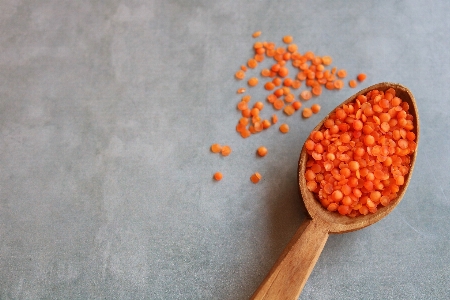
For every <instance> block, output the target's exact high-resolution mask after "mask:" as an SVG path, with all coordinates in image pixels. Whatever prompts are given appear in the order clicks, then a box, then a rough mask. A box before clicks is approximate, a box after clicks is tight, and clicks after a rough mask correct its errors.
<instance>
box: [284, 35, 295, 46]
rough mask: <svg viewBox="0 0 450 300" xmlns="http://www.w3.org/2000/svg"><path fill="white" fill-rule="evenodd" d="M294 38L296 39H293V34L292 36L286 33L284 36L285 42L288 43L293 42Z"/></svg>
mask: <svg viewBox="0 0 450 300" xmlns="http://www.w3.org/2000/svg"><path fill="white" fill-rule="evenodd" d="M293 40H294V39H293V38H292V36H290V35H285V36H284V37H283V42H285V43H286V44H290V43H292V41H293Z"/></svg>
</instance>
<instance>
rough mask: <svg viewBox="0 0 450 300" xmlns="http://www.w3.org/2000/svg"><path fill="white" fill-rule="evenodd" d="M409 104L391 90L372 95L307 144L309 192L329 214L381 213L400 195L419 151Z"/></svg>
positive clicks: (344, 109) (343, 110) (345, 109)
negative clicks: (414, 154) (415, 155)
mask: <svg viewBox="0 0 450 300" xmlns="http://www.w3.org/2000/svg"><path fill="white" fill-rule="evenodd" d="M413 129H414V118H413V116H412V115H411V114H410V113H409V105H408V103H407V102H404V101H402V99H400V98H399V97H397V96H396V95H395V90H394V89H392V88H390V89H388V90H386V91H385V92H383V91H379V90H372V91H369V92H368V93H367V94H366V95H359V96H358V97H357V98H356V99H355V101H354V102H353V103H349V104H344V105H343V106H341V107H340V108H338V109H336V110H335V111H334V112H333V113H331V114H330V116H329V118H328V119H327V120H326V121H325V122H324V124H323V126H322V127H321V128H320V130H318V131H313V132H311V134H310V136H309V138H308V139H307V141H306V142H305V148H306V150H307V152H308V155H309V156H308V160H307V163H306V171H305V178H306V181H307V188H308V189H309V190H310V191H311V192H313V193H315V194H316V195H317V198H318V201H320V203H321V204H322V206H323V207H324V208H326V209H327V210H329V211H336V212H338V213H339V214H341V215H347V216H350V217H356V216H358V215H367V214H368V213H375V212H376V211H377V208H378V207H380V206H387V205H389V203H390V202H391V201H392V200H393V199H395V198H396V197H397V196H398V195H397V193H398V192H399V190H400V187H401V186H402V185H403V184H404V183H405V176H406V175H407V174H408V172H409V171H410V166H411V154H412V153H413V152H414V151H416V147H417V143H416V142H415V140H416V136H415V134H414V132H413V131H412V130H413Z"/></svg>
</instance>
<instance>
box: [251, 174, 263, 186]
mask: <svg viewBox="0 0 450 300" xmlns="http://www.w3.org/2000/svg"><path fill="white" fill-rule="evenodd" d="M261 178H262V176H261V174H259V173H258V172H255V173H253V174H252V176H250V180H251V182H253V183H255V184H256V183H258V182H259V181H260V180H261Z"/></svg>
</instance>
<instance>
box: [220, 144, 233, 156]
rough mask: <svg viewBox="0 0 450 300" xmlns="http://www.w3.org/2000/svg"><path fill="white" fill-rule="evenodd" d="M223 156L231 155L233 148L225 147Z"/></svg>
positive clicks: (222, 152) (222, 151)
mask: <svg viewBox="0 0 450 300" xmlns="http://www.w3.org/2000/svg"><path fill="white" fill-rule="evenodd" d="M220 153H221V154H222V155H223V156H228V155H230V154H231V147H230V146H223V147H222V150H221V152H220Z"/></svg>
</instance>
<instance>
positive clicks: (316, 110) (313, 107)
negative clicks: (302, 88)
mask: <svg viewBox="0 0 450 300" xmlns="http://www.w3.org/2000/svg"><path fill="white" fill-rule="evenodd" d="M311 111H312V112H313V113H315V114H317V113H318V112H319V111H320V105H319V104H313V105H312V106H311Z"/></svg>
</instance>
